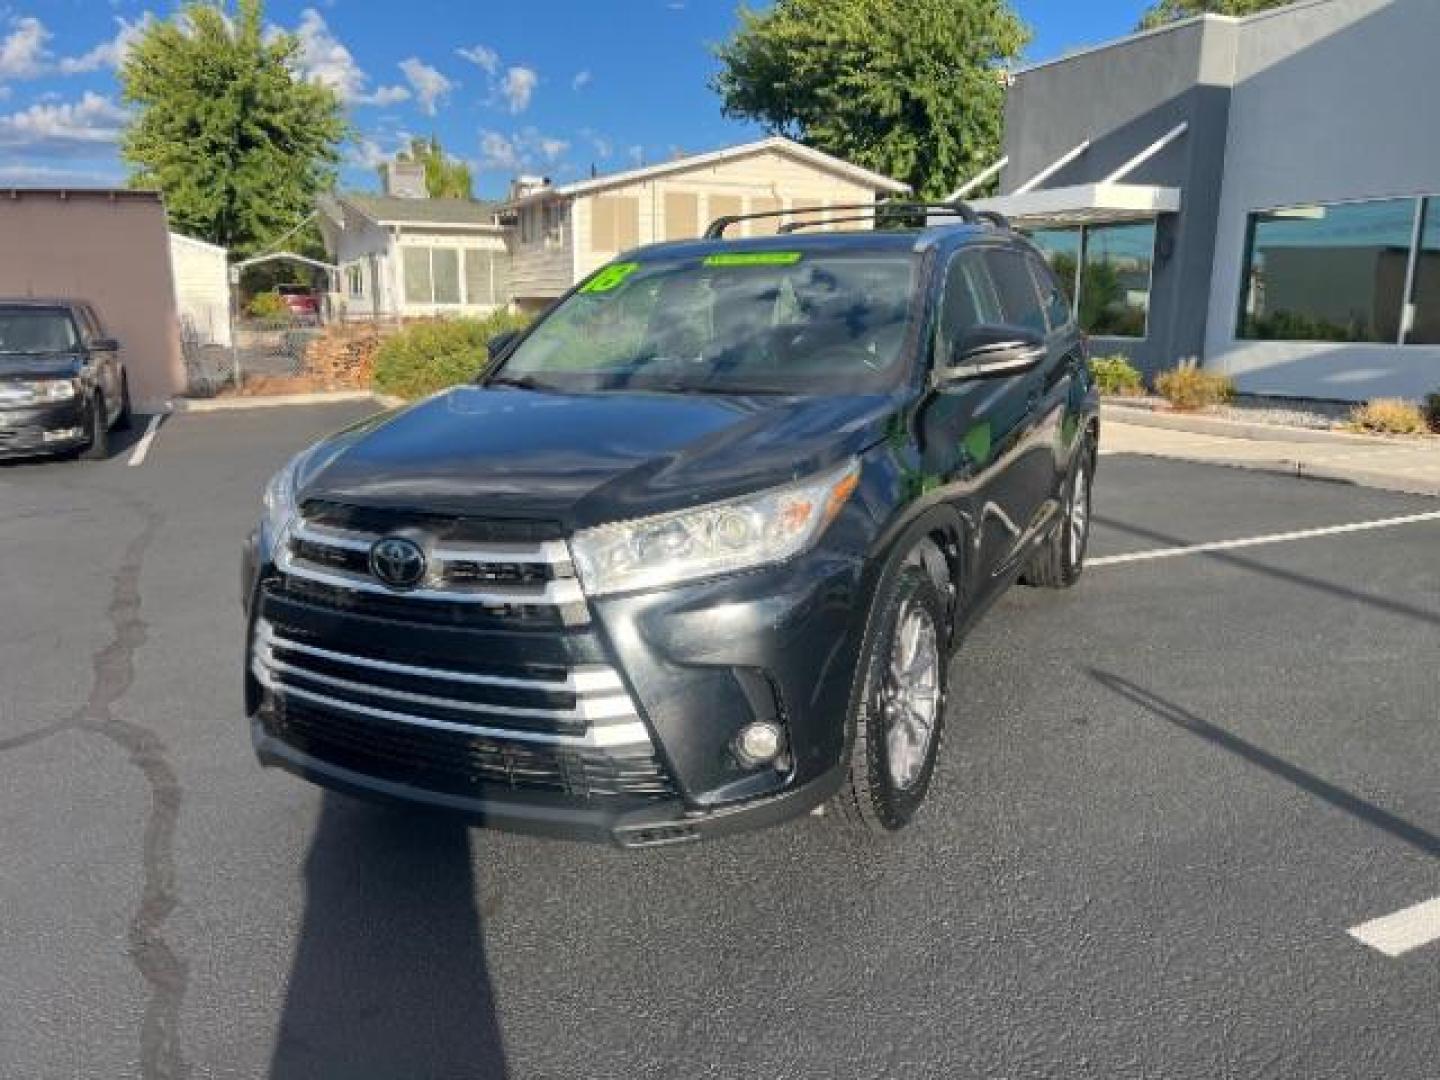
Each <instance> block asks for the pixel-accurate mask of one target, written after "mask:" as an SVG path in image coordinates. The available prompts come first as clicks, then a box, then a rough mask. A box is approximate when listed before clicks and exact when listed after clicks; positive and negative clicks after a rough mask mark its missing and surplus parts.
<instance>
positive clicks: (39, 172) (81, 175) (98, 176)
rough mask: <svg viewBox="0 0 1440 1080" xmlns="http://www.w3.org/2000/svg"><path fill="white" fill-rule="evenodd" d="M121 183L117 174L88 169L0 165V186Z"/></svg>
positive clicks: (70, 185)
mask: <svg viewBox="0 0 1440 1080" xmlns="http://www.w3.org/2000/svg"><path fill="white" fill-rule="evenodd" d="M120 182H121V176H120V174H119V173H118V172H114V173H110V172H103V171H100V170H98V169H97V170H90V169H57V168H55V167H54V166H51V165H0V185H7V186H8V185H10V184H15V185H47V186H50V187H113V186H115V185H117V184H119V183H120Z"/></svg>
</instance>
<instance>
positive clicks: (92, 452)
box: [80, 394, 110, 461]
mask: <svg viewBox="0 0 1440 1080" xmlns="http://www.w3.org/2000/svg"><path fill="white" fill-rule="evenodd" d="M80 456H81V457H82V458H84V459H85V460H86V461H104V460H105V459H106V458H108V457H109V456H110V426H109V425H108V424H107V423H106V422H105V399H104V398H102V397H101V396H100V395H99V394H96V395H95V400H94V401H92V402H91V403H90V442H89V444H88V445H87V446H86V447H85V449H84V450H82V451H80Z"/></svg>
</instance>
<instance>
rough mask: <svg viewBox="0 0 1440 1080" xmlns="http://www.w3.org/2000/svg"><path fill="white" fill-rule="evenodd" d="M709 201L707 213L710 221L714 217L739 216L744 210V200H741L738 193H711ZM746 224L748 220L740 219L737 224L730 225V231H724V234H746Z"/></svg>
mask: <svg viewBox="0 0 1440 1080" xmlns="http://www.w3.org/2000/svg"><path fill="white" fill-rule="evenodd" d="M709 203H710V207H709V215H710V220H711V221H714V220H715V219H716V218H722V217H739V216H740V215H741V214H743V213H744V212H745V203H744V200H742V199H741V198H740V196H739V195H711V196H710V198H709ZM747 224H748V222H744V221H742V222H740V223H739V224H738V225H732V226H731V227H730V231H729V232H728V233H726V235H727V236H744V235H746V233H747V231H748V230H746V228H745V226H746V225H747Z"/></svg>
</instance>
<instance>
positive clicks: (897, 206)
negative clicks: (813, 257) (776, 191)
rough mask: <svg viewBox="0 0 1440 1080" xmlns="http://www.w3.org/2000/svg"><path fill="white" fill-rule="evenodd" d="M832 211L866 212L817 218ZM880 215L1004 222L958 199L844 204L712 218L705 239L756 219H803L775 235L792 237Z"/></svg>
mask: <svg viewBox="0 0 1440 1080" xmlns="http://www.w3.org/2000/svg"><path fill="white" fill-rule="evenodd" d="M836 210H863V211H866V213H864V214H862V215H860V216H858V217H844V218H829V217H819V216H818V215H820V214H830V213H832V212H833V211H836ZM882 211H884V212H887V213H905V212H907V211H908V212H912V213H913V212H915V211H924V213H925V214H926V216H929V215H930V214H954V215H955V216H956V217H958V218H960V220H961V221H963V222H965V223H967V224H972V225H973V224H976V223H978V222H980V221H982V220H985V221H992V222H993V223H994V224H997V225H998V224H1001V223H1002V222H1004V219H1003V218H1001V219H1000V221H994V218H996V217H999V215H998V214H996V215H993V216H992V215H991V214H990V213H989V212H988V211H987V212H986V213H984V214H981V213H978V212H976V211H975V210H973V209H972V208H971V206H970V204H969V203H967V202H963V201H961V200H960V199H956V200H954V201H953V202H935V203H930V202H878V203H847V204H845V205H843V206H801V207H792V208H791V209H789V210H765V211H762V212H760V213H758V214H727V215H726V216H724V217H718V218H716V219H715V220H714V221H712V222H711V223H710V227H709V228H707V229H706V230H705V239H706V240H722V239H724V237H725V230H726V229H728V228H729V227H730V226H731V225H735V224H737V223H739V222H741V221H755V220H757V219H759V218H783V217H801V218H805V219H807V220H802V221H791V222H786V223H785V224H784V225H782V226H780V228H779V229H778V230H777V232H780V233H792V232H795V231H797V230H798V229H804V228H813V227H818V226H821V225H830V224H837V223H843V222H848V221H868V220H871V219H872V218H878V217H879V216H880V214H881V212H882ZM1008 225H1009V223H1008V222H1004V227H1008Z"/></svg>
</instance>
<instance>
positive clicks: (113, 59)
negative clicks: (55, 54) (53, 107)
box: [60, 11, 155, 75]
mask: <svg viewBox="0 0 1440 1080" xmlns="http://www.w3.org/2000/svg"><path fill="white" fill-rule="evenodd" d="M154 21H155V16H153V15H151V14H150V12H148V11H147V12H145V13H144V14H142V15H141V16H140V17H139V18H138V19H136V20H135V21H134V22H129V21H127V20H126V19H123V18H121V17H119V16H116V18H115V23H116V25H117V26H118V27H119V29H118V30H116V32H115V36H114V37H113V38H111V39H110V40H109V41H102V42H101V43H100V44H99V45H96V46H95V47H94V48H93V49H91V50H90V51H89V52H87V53H81V54H80V55H79V56H67V57H64V58H63V59H62V60H61V61H60V73H61V74H62V75H77V74H80V73H82V72H86V71H99V70H100V69H101V68H118V67H119V66H120V65H121V64H123V63H124V62H125V57H126V56H128V55H129V53H130V50H131V49H133V48H134V47H135V43H136V42H138V41H139V40H140V35H141V34H143V33H145V31H146V30H148V29H149V28H150V24H151V23H152V22H154Z"/></svg>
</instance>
